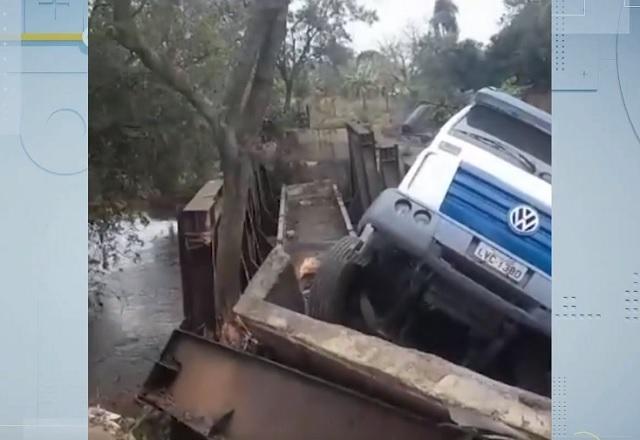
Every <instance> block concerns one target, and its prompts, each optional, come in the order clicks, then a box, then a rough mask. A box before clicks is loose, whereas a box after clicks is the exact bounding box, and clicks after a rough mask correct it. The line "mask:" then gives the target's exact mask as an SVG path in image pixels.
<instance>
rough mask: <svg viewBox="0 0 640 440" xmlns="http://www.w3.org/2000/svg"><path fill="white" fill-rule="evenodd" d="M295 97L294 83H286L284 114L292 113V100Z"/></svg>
mask: <svg viewBox="0 0 640 440" xmlns="http://www.w3.org/2000/svg"><path fill="white" fill-rule="evenodd" d="M292 96H293V81H285V83H284V113H285V114H288V113H289V112H291V98H292Z"/></svg>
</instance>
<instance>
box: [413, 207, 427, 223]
mask: <svg viewBox="0 0 640 440" xmlns="http://www.w3.org/2000/svg"><path fill="white" fill-rule="evenodd" d="M413 219H414V220H415V221H416V223H418V224H419V225H420V226H427V225H428V224H429V223H431V214H429V213H428V212H427V211H422V210H421V211H418V212H416V213H415V214H413Z"/></svg>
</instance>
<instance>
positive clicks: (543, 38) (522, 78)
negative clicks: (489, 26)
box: [487, 0, 551, 90]
mask: <svg viewBox="0 0 640 440" xmlns="http://www.w3.org/2000/svg"><path fill="white" fill-rule="evenodd" d="M505 3H506V6H507V13H506V14H505V16H504V17H503V23H504V26H503V28H502V29H501V30H500V32H499V33H498V34H497V35H495V36H494V37H493V38H492V41H491V44H490V46H489V48H488V50H487V59H488V62H489V64H490V65H491V67H492V72H491V76H492V78H493V82H494V83H495V84H500V83H502V82H504V81H505V80H507V79H509V78H512V77H513V78H515V81H516V83H517V84H519V85H529V86H532V87H536V88H540V89H547V90H548V89H549V88H550V86H551V0H535V1H533V0H506V2H505Z"/></svg>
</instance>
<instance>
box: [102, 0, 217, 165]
mask: <svg viewBox="0 0 640 440" xmlns="http://www.w3.org/2000/svg"><path fill="white" fill-rule="evenodd" d="M113 22H114V28H115V38H116V40H117V41H118V43H120V44H121V45H122V46H123V47H125V48H126V49H128V50H130V51H131V52H133V53H134V54H136V55H137V56H138V58H140V61H141V62H142V63H143V64H144V65H145V66H146V67H147V68H148V69H149V70H151V71H152V72H154V73H155V74H156V75H158V77H159V78H160V79H161V80H162V81H163V82H165V83H166V84H167V85H169V86H170V87H172V88H173V89H174V90H176V91H177V92H178V93H180V94H181V95H182V96H184V97H185V98H186V99H187V101H188V102H189V103H190V104H191V105H192V106H193V107H194V108H195V109H196V110H197V111H198V112H199V113H200V114H201V115H202V116H203V117H204V119H205V120H206V121H207V123H208V124H209V125H210V126H211V129H212V130H213V133H214V136H216V137H219V136H220V124H219V121H218V116H217V112H216V109H215V107H214V105H213V104H212V103H211V102H209V100H208V99H207V98H206V97H205V96H204V95H203V94H202V93H200V92H199V91H198V90H197V89H196V88H195V86H194V85H193V84H192V83H191V82H190V81H189V79H188V78H187V75H186V73H185V72H184V71H182V70H181V69H179V68H178V67H176V66H175V65H173V64H172V63H171V62H169V60H167V59H166V57H165V56H163V54H161V53H159V52H157V51H155V50H153V49H151V47H149V45H148V44H146V42H145V41H144V40H143V39H142V37H141V36H140V34H139V32H138V28H137V26H136V23H135V21H134V18H133V15H132V10H131V0H113ZM221 153H222V151H221Z"/></svg>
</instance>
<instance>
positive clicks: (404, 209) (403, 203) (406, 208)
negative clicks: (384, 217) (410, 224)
mask: <svg viewBox="0 0 640 440" xmlns="http://www.w3.org/2000/svg"><path fill="white" fill-rule="evenodd" d="M395 209H396V212H397V213H398V214H400V215H407V214H409V213H410V212H411V202H409V201H408V200H404V199H400V200H398V201H397V202H396V204H395Z"/></svg>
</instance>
